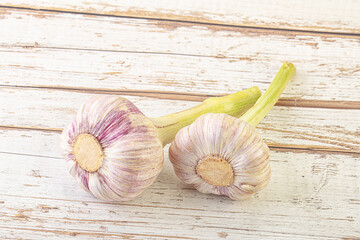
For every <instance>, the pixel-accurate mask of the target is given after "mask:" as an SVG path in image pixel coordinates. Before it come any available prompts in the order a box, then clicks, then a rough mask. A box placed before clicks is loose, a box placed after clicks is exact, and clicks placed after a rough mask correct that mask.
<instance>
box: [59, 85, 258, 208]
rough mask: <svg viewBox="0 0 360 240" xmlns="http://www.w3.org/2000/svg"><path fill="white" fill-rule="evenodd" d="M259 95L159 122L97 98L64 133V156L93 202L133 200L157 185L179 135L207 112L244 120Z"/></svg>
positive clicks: (208, 103)
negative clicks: (166, 150)
mask: <svg viewBox="0 0 360 240" xmlns="http://www.w3.org/2000/svg"><path fill="white" fill-rule="evenodd" d="M260 95H261V93H260V90H259V89H258V88H257V87H254V88H250V89H247V90H244V91H241V92H237V93H234V94H231V95H228V96H224V97H214V98H209V99H207V100H205V101H204V102H203V103H202V104H200V105H198V106H196V107H194V108H191V109H188V110H185V111H182V112H178V113H174V114H170V115H167V116H164V117H160V118H148V117H146V116H145V115H144V114H143V113H142V112H141V111H140V110H139V109H138V108H137V107H136V106H135V105H134V104H133V103H131V102H130V101H129V100H127V99H125V98H122V97H118V96H101V97H94V98H92V99H90V100H89V101H87V102H85V103H84V104H83V105H82V106H81V108H80V110H79V111H78V113H77V115H76V117H75V119H74V121H73V122H72V123H71V124H70V125H69V126H68V128H66V129H64V131H63V133H62V149H63V156H64V158H65V160H66V162H67V167H68V169H69V172H70V174H71V175H72V176H73V177H74V178H75V179H76V180H77V181H78V182H79V184H80V185H81V186H82V187H83V188H84V189H85V190H87V191H89V192H91V193H92V194H93V195H94V196H95V197H97V198H100V199H103V200H110V201H127V200H131V199H133V198H135V197H136V196H138V195H139V194H141V193H142V192H143V190H144V189H145V188H147V187H148V186H150V185H151V184H152V183H153V182H154V180H155V178H156V177H157V175H158V174H159V173H160V171H161V169H162V166H163V159H164V153H163V146H165V145H166V144H167V143H169V142H171V141H172V140H173V138H174V136H175V134H176V133H177V131H178V130H179V129H181V128H183V127H185V126H187V125H189V124H191V123H192V122H193V121H194V120H195V119H196V118H197V117H199V116H200V115H202V114H204V113H208V112H225V113H228V114H230V115H233V116H240V115H241V114H242V113H243V112H245V111H246V110H247V109H249V108H250V107H251V106H252V105H253V104H254V103H255V102H256V100H257V99H258V98H259V97H260Z"/></svg>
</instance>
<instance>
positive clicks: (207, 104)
mask: <svg viewBox="0 0 360 240" xmlns="http://www.w3.org/2000/svg"><path fill="white" fill-rule="evenodd" d="M260 95H261V91H260V90H259V88H258V87H252V88H249V89H246V90H243V91H239V92H236V93H233V94H230V95H226V96H223V97H212V98H208V99H206V100H205V101H204V102H202V103H201V104H199V105H197V106H195V107H193V108H190V109H187V110H184V111H181V112H177V113H173V114H169V115H166V116H163V117H159V118H152V119H151V120H152V122H153V123H154V125H155V127H156V128H157V130H158V133H159V138H160V140H161V142H162V144H163V146H165V145H166V144H168V143H170V142H172V141H173V140H174V138H175V135H176V133H177V132H178V131H179V130H180V129H181V128H183V127H185V126H187V125H189V124H191V123H192V122H194V121H195V120H196V119H197V118H198V117H199V116H201V115H203V114H205V113H210V112H211V113H227V114H229V115H231V116H234V117H239V116H241V115H242V114H243V113H244V112H245V111H246V110H248V109H249V108H250V107H251V106H253V105H254V104H255V102H256V101H257V99H258V98H259V97H260Z"/></svg>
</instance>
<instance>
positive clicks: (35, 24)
mask: <svg viewBox="0 0 360 240" xmlns="http://www.w3.org/2000/svg"><path fill="white" fill-rule="evenodd" d="M0 29H1V31H0V42H1V45H0V84H1V86H0V87H1V88H0V89H1V90H0V103H1V104H0V238H1V239H347V240H349V239H359V237H360V188H359V186H360V159H359V157H360V147H359V145H360V2H359V1H352V0H346V1H340V0H333V1H325V0H321V1H310V0H305V1H285V0H278V1H274V0H272V1H266V0H261V1H256V2H255V1H230V0H226V1H215V0H206V1H205V0H198V1H194V0H183V1H178V2H177V1H172V2H171V1H170V2H169V1H117V0H107V1H101V0H86V1H85V0H84V1H70V0H66V1H65V0H63V1H52V0H36V1H24V0H11V1H10V0H3V1H1V8H0ZM282 61H291V62H293V63H294V64H295V66H296V67H297V74H296V76H295V78H294V79H293V81H292V82H291V83H290V85H289V86H288V87H287V89H286V90H285V92H284V94H283V95H282V98H281V99H280V101H279V102H278V104H277V105H276V106H275V107H274V108H273V110H272V111H271V112H270V113H269V115H268V116H267V117H266V118H265V119H264V120H263V122H262V123H260V125H259V126H258V130H259V132H260V133H261V135H262V136H263V137H264V140H265V141H266V142H267V143H268V145H269V147H270V149H271V164H272V179H271V182H270V184H269V185H268V186H267V188H265V189H264V190H263V191H261V192H259V193H258V194H256V195H255V196H253V197H252V198H251V199H249V200H246V201H238V202H235V201H231V200H229V199H228V198H226V197H219V196H214V195H204V194H201V193H199V192H197V191H196V190H194V189H192V187H191V186H188V185H185V184H183V183H181V182H180V181H179V180H178V179H177V177H176V176H175V175H174V172H173V170H172V166H171V164H170V163H169V161H168V156H167V149H168V147H166V148H165V153H166V154H165V165H164V169H163V171H162V173H161V174H160V175H159V177H158V178H157V180H156V182H155V183H154V184H153V185H152V186H151V187H150V188H149V189H147V190H146V191H145V192H144V193H143V194H142V195H141V196H140V197H138V198H136V199H135V200H133V201H129V202H124V203H117V204H112V203H108V202H103V201H100V200H98V199H96V198H94V197H93V196H92V195H90V194H89V193H86V192H85V191H83V190H82V189H80V188H79V187H78V185H77V183H76V182H75V181H74V179H73V178H72V177H71V176H70V175H69V174H68V173H67V170H66V168H65V163H64V161H63V159H62V157H61V152H60V148H59V136H60V133H61V131H62V129H63V127H64V126H65V125H67V124H68V123H69V122H70V121H71V120H72V118H73V116H74V114H75V113H76V111H77V109H78V108H79V106H80V104H81V103H82V102H83V101H85V100H86V99H88V98H89V97H90V96H94V95H99V94H116V95H122V96H125V97H127V98H128V99H130V100H131V101H134V102H135V103H136V105H137V106H138V107H139V108H140V109H141V110H143V112H144V113H145V114H146V115H148V116H152V117H156V116H161V115H164V114H167V113H170V112H175V111H180V110H183V109H185V108H188V107H191V106H194V105H196V104H198V102H199V101H202V100H204V99H205V98H206V97H209V96H216V95H222V94H226V93H232V92H234V91H236V90H241V89H245V88H248V87H251V86H254V85H257V86H259V87H260V89H261V90H262V91H264V90H265V89H266V88H267V86H268V85H269V83H270V82H271V80H272V77H273V76H274V74H275V73H276V72H277V70H278V69H279V67H280V66H281V63H282Z"/></svg>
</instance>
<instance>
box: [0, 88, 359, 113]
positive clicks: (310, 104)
mask: <svg viewBox="0 0 360 240" xmlns="http://www.w3.org/2000/svg"><path fill="white" fill-rule="evenodd" d="M0 87H8V88H20V89H21V88H22V89H45V90H46V89H49V90H56V91H67V92H81V93H93V94H105V95H106V94H110V95H111V94H113V95H125V96H139V97H151V98H158V99H167V100H186V101H194V102H201V101H204V100H205V99H207V98H209V97H219V96H222V95H214V94H201V93H186V92H172V91H153V90H133V89H121V90H120V89H118V90H113V89H100V88H96V89H92V88H83V87H78V88H73V87H55V86H24V85H11V84H0ZM224 95H225V94H224ZM275 106H284V107H303V108H304V107H305V108H328V109H349V110H351V109H352V110H360V102H359V101H330V100H309V99H300V98H296V99H293V98H280V99H279V101H278V102H277V103H276V104H275Z"/></svg>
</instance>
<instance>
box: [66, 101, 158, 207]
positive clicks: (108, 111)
mask: <svg viewBox="0 0 360 240" xmlns="http://www.w3.org/2000/svg"><path fill="white" fill-rule="evenodd" d="M81 136H82V138H87V139H88V140H86V141H87V142H90V143H92V142H94V141H95V142H96V141H97V142H98V143H99V145H100V146H101V147H100V148H101V151H102V155H101V154H100V153H97V154H98V155H99V161H100V158H101V163H100V164H96V163H89V162H86V161H95V160H91V159H92V158H89V159H90V160H89V159H85V160H84V161H82V162H83V163H82V162H81V161H77V159H76V157H75V155H76V153H75V152H74V146H75V144H76V141H77V139H78V138H79V137H81ZM90 136H92V137H93V138H94V139H96V140H89V139H91V137H90ZM93 146H96V144H95V143H93ZM81 147H86V146H80V147H77V148H79V149H80V150H81ZM62 149H63V156H64V158H65V160H66V162H67V168H68V170H69V172H70V174H71V175H72V176H73V177H74V178H76V180H77V181H78V182H79V183H80V185H81V186H82V187H83V188H84V189H85V190H87V191H89V192H91V193H92V194H93V195H94V196H96V197H97V198H100V199H103V200H109V201H127V200H131V199H133V198H135V197H136V196H138V195H140V194H141V193H142V192H143V190H144V189H145V188H147V187H148V186H150V185H151V184H152V183H153V182H154V180H155V178H156V177H157V176H158V174H159V173H160V171H161V169H162V166H163V160H164V154H163V146H162V144H161V141H160V139H159V138H158V132H157V130H156V128H155V127H154V125H153V123H152V121H151V120H150V119H148V118H147V117H146V116H145V115H144V114H143V113H142V112H141V111H140V110H139V109H138V108H137V107H136V106H135V105H134V104H133V103H131V102H130V101H129V100H127V99H125V98H122V97H118V96H101V97H94V98H92V99H90V100H89V101H87V102H85V103H84V104H83V105H82V106H81V108H80V110H79V111H78V113H77V116H76V118H75V120H74V121H73V123H72V124H70V126H69V127H68V128H66V129H64V131H63V133H62ZM80 150H78V151H80ZM93 152H94V151H93ZM95 152H96V151H95ZM81 154H83V155H84V154H85V155H86V149H85V150H83V152H82V153H81ZM81 154H80V153H77V155H78V156H81ZM78 158H79V160H80V157H78ZM98 165H100V166H98ZM82 166H83V167H82ZM86 166H89V169H87V170H85V169H86ZM84 168H85V169H84Z"/></svg>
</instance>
